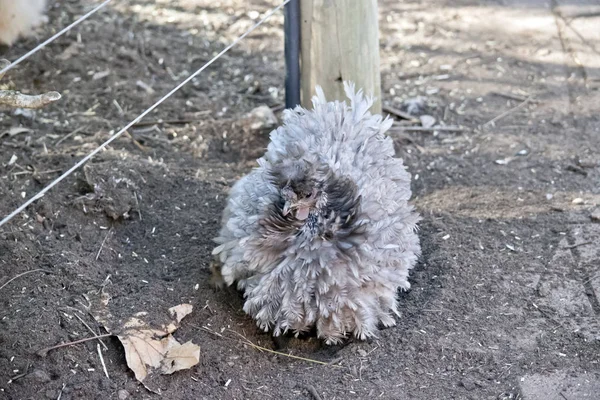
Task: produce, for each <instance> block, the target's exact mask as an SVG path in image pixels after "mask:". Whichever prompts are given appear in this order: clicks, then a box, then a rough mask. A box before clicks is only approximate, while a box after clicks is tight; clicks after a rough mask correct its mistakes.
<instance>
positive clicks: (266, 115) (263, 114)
mask: <svg viewBox="0 0 600 400" xmlns="http://www.w3.org/2000/svg"><path fill="white" fill-rule="evenodd" d="M246 121H247V124H248V125H249V127H250V129H251V130H254V131H257V130H262V129H271V128H273V127H275V126H276V125H277V123H278V121H277V117H276V116H275V113H273V110H271V109H270V108H269V107H268V106H260V107H256V108H255V109H253V110H252V111H250V112H249V113H248V114H247V115H246Z"/></svg>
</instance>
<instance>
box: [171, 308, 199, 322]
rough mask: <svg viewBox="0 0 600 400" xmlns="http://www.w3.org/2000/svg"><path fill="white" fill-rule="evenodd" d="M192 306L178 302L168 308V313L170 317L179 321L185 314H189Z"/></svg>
mask: <svg viewBox="0 0 600 400" xmlns="http://www.w3.org/2000/svg"><path fill="white" fill-rule="evenodd" d="M193 309H194V307H193V306H192V305H191V304H180V305H178V306H175V307H171V308H169V314H171V317H173V318H175V319H176V320H177V322H178V323H179V322H181V320H182V319H184V318H185V317H186V316H187V315H189V314H190V313H191V312H192V310H193Z"/></svg>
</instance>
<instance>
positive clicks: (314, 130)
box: [213, 83, 420, 344]
mask: <svg viewBox="0 0 600 400" xmlns="http://www.w3.org/2000/svg"><path fill="white" fill-rule="evenodd" d="M345 87H346V94H347V96H348V97H349V99H350V105H347V104H346V103H345V102H337V101H336V102H327V101H326V99H325V96H324V94H323V92H322V90H321V89H320V88H317V96H315V97H314V98H313V106H314V109H313V110H311V111H308V110H305V109H302V108H300V107H298V108H296V109H294V110H293V111H286V112H285V114H284V125H283V126H282V127H280V128H278V129H276V130H275V131H273V132H272V133H271V143H270V144H269V146H268V148H267V152H266V154H265V155H264V156H263V157H262V158H260V159H259V160H258V165H259V166H258V168H256V169H254V170H253V171H252V172H251V173H250V174H248V175H246V176H245V177H243V178H242V179H241V180H239V181H238V182H237V183H236V184H235V185H234V186H233V188H232V189H231V192H230V194H229V198H228V202H227V206H226V208H225V210H224V213H223V221H222V229H221V231H220V234H219V236H218V237H217V238H216V239H215V241H216V242H217V243H218V244H219V246H218V247H216V248H215V249H214V251H213V254H214V255H216V256H218V259H219V261H220V274H221V276H222V279H223V281H224V282H225V283H226V284H227V285H232V284H233V283H235V282H237V287H238V289H239V290H241V291H243V292H244V297H245V303H244V311H245V312H246V313H248V314H249V315H250V316H252V317H253V318H254V319H255V320H256V322H257V324H258V326H259V327H260V328H261V329H263V330H265V331H268V330H272V331H273V335H274V336H279V335H281V334H283V333H285V332H287V331H293V332H296V333H300V332H305V331H308V330H310V329H312V328H313V327H316V331H317V335H318V337H320V338H323V339H325V341H326V342H327V343H328V344H331V343H337V342H339V341H340V340H342V339H343V338H345V337H347V336H348V335H349V334H353V335H354V336H355V337H356V338H358V339H366V338H369V337H372V336H374V335H375V334H376V332H377V327H378V324H380V323H381V324H382V325H383V326H386V327H387V326H392V325H395V319H394V317H393V314H398V306H397V299H396V295H397V291H398V289H399V288H400V289H408V288H409V287H410V284H409V282H408V280H407V279H408V273H409V270H410V269H411V268H412V267H413V266H414V265H415V263H416V261H417V258H418V256H419V253H420V245H419V239H418V236H417V233H416V230H417V222H418V220H419V216H418V214H417V213H416V212H415V211H414V210H413V207H412V206H411V205H409V204H408V200H409V199H410V196H411V190H410V174H409V173H408V172H407V171H406V169H405V167H404V166H403V164H402V160H400V159H398V158H395V157H394V147H393V142H392V139H391V138H389V137H386V136H385V135H384V133H385V131H387V130H388V129H389V128H390V126H391V125H392V121H391V120H389V119H385V120H382V117H381V116H379V115H375V116H373V115H371V114H370V113H369V112H368V109H369V107H370V106H371V105H372V99H369V98H365V97H364V96H363V95H362V92H361V91H358V92H355V90H354V86H353V85H352V84H349V83H346V84H345Z"/></svg>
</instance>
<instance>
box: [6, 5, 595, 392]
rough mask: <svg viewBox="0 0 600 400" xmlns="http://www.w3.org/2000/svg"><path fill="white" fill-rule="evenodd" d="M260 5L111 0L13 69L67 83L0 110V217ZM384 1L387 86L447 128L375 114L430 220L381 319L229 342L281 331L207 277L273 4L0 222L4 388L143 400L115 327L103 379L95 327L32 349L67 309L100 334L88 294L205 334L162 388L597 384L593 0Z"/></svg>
mask: <svg viewBox="0 0 600 400" xmlns="http://www.w3.org/2000/svg"><path fill="white" fill-rule="evenodd" d="M276 3H277V2H276V1H275V0H268V1H267V0H264V1H259V0H254V1H249V2H243V1H240V0H223V1H212V0H210V1H209V0H179V1H176V0H157V1H150V0H126V1H118V2H114V4H113V5H112V6H109V7H108V8H106V9H105V10H103V11H101V12H100V13H99V14H98V15H97V16H95V17H93V18H91V19H90V20H88V21H86V22H84V23H83V24H82V25H80V27H78V28H76V29H75V30H74V31H73V32H71V33H69V34H67V35H66V36H64V37H62V38H61V39H59V40H57V41H56V42H54V43H53V44H51V45H50V46H49V47H48V48H46V49H45V50H43V51H41V52H40V53H38V54H37V55H35V56H34V57H32V58H31V59H30V60H28V61H26V62H25V63H23V64H22V65H21V66H20V67H19V68H18V69H16V70H14V71H11V72H10V73H9V74H8V75H7V77H6V78H4V79H3V81H2V82H0V84H2V85H5V86H7V85H8V86H9V87H11V88H18V89H20V90H22V91H24V92H40V91H47V90H57V91H59V92H61V93H62V94H63V99H62V100H61V101H60V102H59V103H57V104H55V105H52V106H50V107H48V108H46V109H44V110H43V111H38V112H36V113H31V112H26V111H22V110H17V111H14V110H12V111H11V110H7V109H2V110H0V163H1V165H0V199H1V200H0V216H5V215H7V214H8V213H9V212H11V211H12V210H13V209H15V208H16V207H17V206H19V205H20V204H21V203H22V202H23V201H24V199H25V198H29V197H30V196H32V195H33V194H34V193H35V192H37V191H38V190H40V189H41V188H42V187H43V186H44V185H45V184H47V183H48V182H50V181H51V180H52V179H54V178H56V177H57V176H58V175H59V174H60V173H61V172H62V171H64V170H66V169H67V168H68V167H70V166H71V165H73V164H74V163H75V162H76V161H77V160H79V159H80V158H81V157H82V156H84V155H85V154H86V153H88V152H89V151H91V150H92V149H94V148H95V147H96V146H97V145H98V144H100V143H101V142H102V141H103V140H106V139H107V138H108V137H109V135H110V134H111V132H114V131H116V130H117V129H118V128H119V127H120V126H123V125H124V124H125V123H127V122H129V121H131V120H132V119H133V118H135V117H136V116H137V115H138V114H139V113H140V112H141V111H143V110H145V109H146V108H147V107H148V106H149V105H151V104H152V103H153V102H154V101H155V100H156V99H158V98H159V97H160V96H161V95H162V94H164V93H166V92H167V91H169V90H170V89H171V88H172V87H173V86H174V85H176V83H177V82H179V81H181V80H182V79H183V78H184V77H186V76H187V75H188V74H189V73H190V72H192V71H194V70H195V69H196V68H198V67H199V66H201V65H202V64H203V63H204V62H206V61H207V60H208V59H210V57H211V56H212V55H213V54H215V53H216V52H218V51H219V50H221V49H222V48H223V47H224V46H225V45H226V44H227V43H229V42H230V41H231V40H232V39H233V38H234V37H235V36H237V35H238V34H240V33H242V32H243V31H244V30H246V29H247V28H248V27H249V26H250V25H251V24H252V23H253V20H256V19H257V18H258V16H259V15H261V13H263V12H265V11H267V10H268V9H269V8H271V7H273V6H274V5H275V4H276ZM379 4H380V13H381V19H380V27H381V33H382V38H381V55H382V74H383V84H384V99H383V100H384V104H386V105H387V106H390V107H393V108H396V109H403V107H405V105H406V103H405V100H407V99H414V98H415V97H418V96H421V97H422V99H423V101H424V104H425V107H424V110H421V111H420V112H422V113H426V114H429V115H431V116H433V117H435V118H436V119H437V120H438V121H442V122H443V123H444V124H446V125H448V126H460V127H462V128H463V129H462V130H459V131H444V130H441V131H435V132H432V131H410V130H409V129H407V126H408V125H406V121H398V125H397V126H396V127H395V128H394V130H393V132H391V133H390V134H391V135H393V137H394V138H395V143H396V149H397V154H398V156H399V157H401V158H403V159H404V160H405V163H406V164H407V165H408V168H409V170H410V171H411V173H412V174H413V177H414V183H413V189H414V203H415V204H416V206H417V208H418V209H419V211H420V212H421V213H422V216H423V221H422V223H421V230H420V237H421V241H422V247H423V255H422V258H421V261H420V263H419V265H418V266H417V267H416V269H415V270H414V272H413V273H412V276H411V283H412V289H411V290H410V291H409V292H407V293H402V294H400V299H401V310H402V318H401V319H400V320H399V321H398V326H397V327H394V328H390V329H386V330H383V331H381V334H380V336H379V338H377V339H375V340H372V341H369V342H355V341H351V342H349V343H347V344H346V345H344V346H338V347H326V346H324V345H322V344H321V343H320V342H318V341H317V340H315V339H310V338H309V339H302V340H296V339H294V340H291V341H290V342H289V343H288V346H287V349H283V350H282V351H285V352H287V353H289V354H292V355H294V356H299V357H305V358H309V359H312V360H318V361H323V362H325V363H328V365H321V364H317V363H314V362H310V361H301V360H298V359H292V358H289V357H284V356H280V355H276V354H273V353H268V352H261V351H258V350H256V349H254V348H252V347H251V346H248V345H247V344H245V343H244V340H243V339H241V337H240V336H239V335H242V336H244V337H245V338H247V339H248V340H250V341H252V342H253V343H255V344H257V345H260V346H264V347H266V348H271V349H272V348H274V347H273V346H274V344H273V342H272V340H271V339H270V337H269V336H268V335H266V334H263V333H260V332H259V331H258V330H257V328H256V327H255V325H254V323H253V322H252V321H251V320H250V319H249V318H248V317H247V316H246V315H245V314H244V313H243V311H242V309H241V306H242V299H241V297H240V295H239V294H237V293H236V292H235V290H233V289H231V290H226V291H222V292H217V291H214V290H213V289H211V287H210V285H209V276H210V273H209V268H208V264H209V261H210V250H211V249H212V246H213V245H212V242H211V238H213V237H214V236H215V235H216V232H217V230H218V227H219V219H220V214H221V211H222V209H223V206H224V200H225V197H226V194H227V190H228V188H229V187H230V186H231V184H232V183H233V182H235V180H236V179H238V178H239V177H240V176H241V175H242V174H243V173H245V172H246V171H248V170H249V168H251V167H252V165H254V159H255V158H256V157H258V156H260V155H261V153H262V151H263V149H264V147H265V146H266V143H267V142H268V131H264V130H258V131H257V130H253V129H251V127H250V126H249V123H248V122H247V121H246V120H245V118H244V115H245V114H246V113H247V112H249V111H250V110H252V109H254V108H255V107H257V106H259V105H263V104H264V105H267V106H270V107H274V108H278V107H279V106H280V105H281V103H282V102H283V82H284V73H285V72H284V63H283V44H282V43H283V42H282V23H283V17H282V15H281V14H277V15H276V16H274V17H273V19H272V20H270V21H269V22H268V23H267V24H266V25H265V27H264V28H260V29H259V30H258V31H257V32H256V33H254V34H252V35H251V36H250V37H249V38H248V39H247V40H245V41H244V42H243V43H242V44H241V45H240V46H238V47H236V48H235V49H233V50H232V51H231V52H230V53H228V54H227V55H226V56H224V57H223V58H222V59H221V60H220V61H218V62H217V63H215V64H214V65H213V66H212V67H210V68H209V69H208V70H207V71H205V73H203V74H202V75H200V76H199V77H198V78H196V79H194V81H193V82H191V83H190V84H189V85H187V86H186V87H185V88H183V89H182V90H181V92H179V93H178V94H177V95H176V96H174V98H172V99H170V100H168V101H167V102H165V103H164V104H163V105H161V106H160V107H159V108H158V109H157V110H156V111H155V112H153V113H152V114H151V115H149V116H148V117H147V118H146V119H145V120H144V122H143V123H142V124H141V125H139V126H136V127H135V128H134V129H131V130H130V132H129V135H125V136H123V137H122V138H121V139H119V140H117V141H116V142H114V143H113V145H112V146H110V149H109V150H107V151H104V152H102V153H101V154H100V155H99V156H97V157H96V158H94V159H93V161H92V162H90V163H89V164H88V165H87V166H86V168H85V169H84V170H81V171H79V172H78V173H76V174H74V175H73V176H71V177H70V178H68V179H66V180H65V181H63V182H62V183H61V184H60V185H59V186H57V187H56V188H55V189H53V190H52V191H51V192H50V193H49V194H47V195H46V196H45V197H44V198H43V199H41V200H40V201H38V202H37V203H35V204H34V205H32V206H31V207H30V208H29V209H28V210H26V212H24V213H22V214H21V215H19V216H18V217H17V218H15V219H14V220H13V221H12V222H11V223H10V224H8V225H6V226H4V227H2V228H0V399H11V400H13V399H15V400H16V399H61V400H71V399H109V398H110V399H117V398H119V399H126V398H129V399H154V398H159V397H160V396H159V395H156V394H153V393H151V392H149V391H147V390H146V389H145V388H144V387H143V386H141V385H140V384H139V383H138V382H137V381H136V380H135V379H134V377H133V374H132V373H131V371H129V370H128V368H127V366H126V363H125V357H124V351H123V347H122V346H121V344H120V342H119V341H118V340H117V339H116V338H107V339H104V343H105V344H106V347H107V350H102V352H103V353H102V354H103V359H104V361H105V362H106V366H107V372H108V374H109V377H110V378H107V377H106V376H105V374H104V372H103V368H102V365H101V362H100V358H99V356H98V352H97V343H96V342H93V341H92V342H86V343H83V344H79V345H74V346H69V347H65V348H60V349H57V350H54V351H51V352H49V353H48V355H47V356H46V357H41V356H39V355H38V354H37V351H38V350H40V349H42V348H45V347H48V346H53V345H55V344H58V343H63V342H70V341H74V340H78V339H82V338H85V337H89V336H91V335H92V334H91V333H90V332H89V331H88V329H87V328H86V327H85V326H84V325H83V324H82V322H81V320H83V321H85V322H86V323H87V324H88V325H89V326H90V328H91V329H92V330H94V331H95V332H97V333H104V331H103V329H102V328H101V327H100V326H98V324H97V323H96V322H95V321H94V319H93V318H92V317H91V315H90V313H89V312H88V308H87V307H88V303H87V300H86V298H85V295H87V294H89V293H91V292H94V291H96V292H97V291H98V290H104V291H105V292H106V293H108V294H109V295H110V296H111V297H112V299H111V302H110V308H111V311H112V312H113V313H116V314H118V315H122V316H123V317H124V318H125V317H127V316H132V315H134V314H135V313H138V312H148V313H149V314H150V315H155V316H162V315H165V314H166V310H167V309H168V308H169V307H172V306H174V305H177V304H180V303H191V304H193V305H194V307H195V308H194V312H193V313H192V314H191V315H190V316H188V317H187V318H186V319H184V320H183V322H182V326H181V328H180V329H179V330H178V331H177V332H176V334H175V336H176V337H177V339H178V340H180V341H188V340H192V341H193V342H195V343H197V344H198V345H200V346H201V361H200V363H199V364H198V365H197V366H195V367H193V368H192V369H190V370H186V371H180V372H177V373H175V374H173V375H171V376H166V377H162V378H161V379H160V380H159V381H158V385H159V387H160V389H161V392H162V398H165V399H265V398H269V399H314V400H317V399H323V400H332V399H367V398H369V399H370V398H378V399H417V400H419V399H422V400H424V399H473V400H480V399H490V400H491V399H503V400H508V399H525V400H533V399H541V400H546V399H548V400H554V399H556V400H560V399H568V400H577V399H599V398H600V303H599V301H600V262H599V259H600V254H599V250H598V249H599V247H598V243H599V240H600V224H598V219H600V215H599V210H598V208H597V205H598V204H600V155H599V154H598V151H597V150H596V149H598V148H600V115H599V114H598V108H599V105H600V94H599V88H600V30H598V29H597V27H598V26H600V25H599V24H600V7H599V6H598V3H597V2H595V1H585V0H572V1H571V0H564V1H558V0H554V1H552V2H551V4H547V2H545V1H541V0H529V1H526V2H517V1H513V0H496V1H493V0H488V1H474V0H473V1H444V0H422V1H397V0H382V1H379ZM90 5H91V2H90V1H84V2H79V1H75V0H62V1H56V2H53V3H52V7H51V10H50V12H49V24H48V25H46V26H44V27H43V28H42V29H41V30H40V31H39V33H38V35H37V37H34V38H30V39H26V40H22V41H20V42H19V43H18V44H17V45H16V46H14V47H13V48H11V49H6V48H3V49H0V56H1V57H4V58H8V59H15V58H16V57H18V56H20V55H21V54H23V53H24V52H25V51H27V50H28V49H30V48H32V47H33V46H34V45H35V44H36V43H37V42H39V41H40V40H42V39H44V38H46V37H48V36H49V35H50V34H51V33H53V32H56V31H57V30H58V29H60V28H61V27H63V26H65V25H66V24H68V23H69V22H70V21H72V20H73V19H74V18H75V17H76V16H78V15H81V14H82V13H83V12H84V11H85V10H88V9H89V7H90ZM526 100H527V101H526ZM492 120H494V121H493V122H490V121H492ZM16 128H24V129H16ZM13 156H14V157H16V160H15V158H14V157H13ZM11 159H12V162H11ZM27 271H33V272H30V273H28V274H25V275H22V276H18V275H19V274H23V273H25V272H27ZM15 277H16V279H14V280H13V281H11V282H9V283H8V284H7V282H8V281H9V280H10V279H12V278H15ZM76 316H78V317H79V318H77V317H76Z"/></svg>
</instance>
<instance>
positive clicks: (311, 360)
mask: <svg viewBox="0 0 600 400" xmlns="http://www.w3.org/2000/svg"><path fill="white" fill-rule="evenodd" d="M227 330H228V331H230V332H232V333H235V334H236V335H238V336H239V337H241V338H242V339H243V342H244V343H246V344H247V345H249V346H252V347H254V348H255V349H257V350H260V351H266V352H268V353H273V354H277V355H280V356H283V357H289V358H293V359H295V360H301V361H307V362H311V363H315V364H320V365H327V366H329V367H335V368H343V367H342V366H340V365H332V364H329V363H326V362H323V361H319V360H313V359H312V358H305V357H299V356H294V355H291V354H287V353H282V352H280V351H275V350H271V349H267V348H266V347H262V346H259V345H257V344H254V343H252V342H251V341H250V339H248V338H247V337H245V336H244V335H242V334H241V333H238V332H236V331H234V330H232V329H227Z"/></svg>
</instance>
